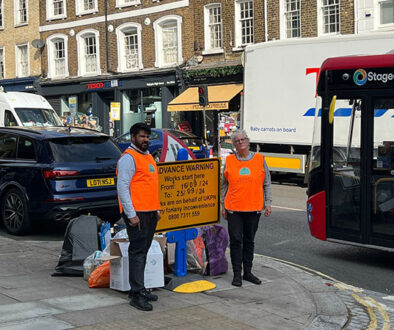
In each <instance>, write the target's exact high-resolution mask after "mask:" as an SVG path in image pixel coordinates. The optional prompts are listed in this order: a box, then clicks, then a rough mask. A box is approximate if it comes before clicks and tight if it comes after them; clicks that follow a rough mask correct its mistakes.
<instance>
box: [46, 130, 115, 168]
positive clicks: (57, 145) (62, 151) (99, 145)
mask: <svg viewBox="0 0 394 330" xmlns="http://www.w3.org/2000/svg"><path fill="white" fill-rule="evenodd" d="M49 145H50V148H51V150H52V155H53V158H54V160H55V161H56V162H89V161H101V160H107V159H119V157H120V155H121V152H120V150H119V149H118V147H117V146H116V145H115V144H114V143H113V142H112V141H111V139H110V138H109V137H107V136H98V137H91V136H89V137H67V138H57V139H51V140H49Z"/></svg>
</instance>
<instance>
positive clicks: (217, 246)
mask: <svg viewBox="0 0 394 330" xmlns="http://www.w3.org/2000/svg"><path fill="white" fill-rule="evenodd" d="M202 231H203V238H204V243H205V247H206V253H207V259H208V266H207V268H206V271H205V275H210V276H215V275H220V274H223V273H226V272H227V269H228V262H227V259H226V248H227V244H228V234H227V231H226V229H225V228H224V227H223V226H221V225H213V226H204V227H202Z"/></svg>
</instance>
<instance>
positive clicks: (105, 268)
mask: <svg viewBox="0 0 394 330" xmlns="http://www.w3.org/2000/svg"><path fill="white" fill-rule="evenodd" d="M109 271H110V266H109V261H106V262H104V263H103V264H102V265H100V266H98V267H97V268H96V269H95V270H94V271H93V273H92V274H90V277H89V288H109Z"/></svg>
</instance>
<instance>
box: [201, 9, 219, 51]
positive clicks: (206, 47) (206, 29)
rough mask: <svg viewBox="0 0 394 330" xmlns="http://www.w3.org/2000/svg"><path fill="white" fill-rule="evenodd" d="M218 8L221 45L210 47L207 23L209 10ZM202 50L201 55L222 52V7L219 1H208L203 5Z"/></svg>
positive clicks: (209, 30)
mask: <svg viewBox="0 0 394 330" xmlns="http://www.w3.org/2000/svg"><path fill="white" fill-rule="evenodd" d="M218 7H219V8H220V23H219V24H218V25H220V40H221V47H211V41H212V40H211V29H210V24H209V11H210V10H211V9H214V8H218ZM204 46H205V47H204V48H205V49H204V51H203V55H208V54H220V53H223V52H224V50H223V8H222V4H221V3H210V4H208V5H205V6H204Z"/></svg>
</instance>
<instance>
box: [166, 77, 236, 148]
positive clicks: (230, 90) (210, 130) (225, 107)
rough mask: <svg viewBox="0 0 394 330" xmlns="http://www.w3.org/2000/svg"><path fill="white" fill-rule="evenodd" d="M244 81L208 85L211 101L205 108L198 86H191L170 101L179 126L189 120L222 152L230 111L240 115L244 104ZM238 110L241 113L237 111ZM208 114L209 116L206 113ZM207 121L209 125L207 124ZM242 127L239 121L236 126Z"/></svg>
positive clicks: (171, 109) (176, 124)
mask: <svg viewBox="0 0 394 330" xmlns="http://www.w3.org/2000/svg"><path fill="white" fill-rule="evenodd" d="M242 90H243V84H241V83H238V84H225V85H210V86H208V105H207V106H206V107H205V111H204V109H203V107H202V106H200V105H199V102H198V90H197V87H189V88H188V89H186V90H185V91H184V92H183V93H182V94H180V95H179V96H177V97H176V98H175V99H173V100H172V101H171V102H170V103H169V104H168V108H167V109H168V112H170V113H171V115H172V116H171V117H172V118H171V119H172V121H173V122H174V123H175V127H177V128H180V129H182V126H183V125H184V123H185V122H189V123H190V126H191V128H192V131H193V133H195V134H196V135H199V136H202V137H205V136H206V140H207V141H206V142H207V143H208V144H209V145H210V146H212V147H213V150H214V153H215V154H218V152H219V146H220V141H221V137H222V138H223V132H222V131H223V129H221V126H223V127H224V122H223V121H224V120H225V119H226V118H227V119H228V116H224V114H228V113H229V112H231V113H234V114H235V115H232V116H230V118H239V112H240V107H241V104H242V102H241V94H242ZM236 114H238V115H236ZM204 116H205V120H204V118H203V117H204ZM204 122H205V125H204ZM237 124H238V127H239V123H235V124H234V125H233V126H234V127H235V126H237Z"/></svg>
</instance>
